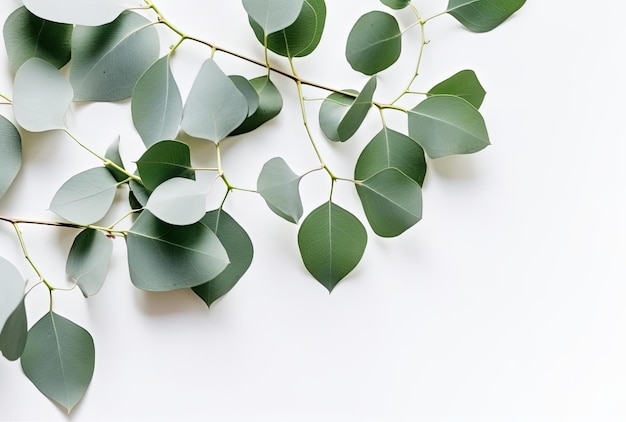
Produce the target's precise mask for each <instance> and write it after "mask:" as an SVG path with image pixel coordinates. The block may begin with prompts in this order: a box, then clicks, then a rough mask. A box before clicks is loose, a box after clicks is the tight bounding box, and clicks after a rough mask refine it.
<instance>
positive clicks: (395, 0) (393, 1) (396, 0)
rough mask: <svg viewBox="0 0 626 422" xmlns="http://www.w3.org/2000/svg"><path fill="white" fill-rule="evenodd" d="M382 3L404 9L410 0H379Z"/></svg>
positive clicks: (393, 7)
mask: <svg viewBox="0 0 626 422" xmlns="http://www.w3.org/2000/svg"><path fill="white" fill-rule="evenodd" d="M380 2H381V3H382V4H384V5H385V6H387V7H391V8H392V9H396V10H399V9H404V8H405V7H407V6H408V5H409V3H411V0H380Z"/></svg>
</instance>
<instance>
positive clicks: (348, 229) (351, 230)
mask: <svg viewBox="0 0 626 422" xmlns="http://www.w3.org/2000/svg"><path fill="white" fill-rule="evenodd" d="M366 245H367V233H366V231H365V227H363V224H361V222H360V221H359V219H358V218H356V217H355V216H354V215H352V214H351V213H350V212H348V211H346V210H345V209H343V208H341V207H340V206H338V205H336V204H334V203H332V202H331V201H329V202H326V203H325V204H322V205H321V206H319V207H318V208H316V209H314V210H313V211H312V212H311V213H310V214H309V215H308V216H307V217H306V218H305V219H304V221H303V222H302V226H301V227H300V230H299V231H298V246H299V247H300V255H301V256H302V260H303V262H304V266H305V267H306V269H307V270H308V271H309V272H310V273H311V274H312V275H313V277H315V279H316V280H317V281H319V282H320V283H321V284H322V285H323V286H324V287H326V288H327V289H328V291H329V292H330V291H332V290H333V288H334V287H335V286H336V285H337V283H339V281H341V279H343V278H344V277H345V276H346V275H348V273H350V271H352V270H353V269H354V268H355V267H356V266H357V264H358V263H359V261H360V260H361V258H362V257H363V253H364V252H365V246H366Z"/></svg>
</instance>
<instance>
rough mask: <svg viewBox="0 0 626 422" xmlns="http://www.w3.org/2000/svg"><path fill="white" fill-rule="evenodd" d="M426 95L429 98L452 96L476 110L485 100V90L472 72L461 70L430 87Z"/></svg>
mask: <svg viewBox="0 0 626 422" xmlns="http://www.w3.org/2000/svg"><path fill="white" fill-rule="evenodd" d="M427 94H428V95H429V96H430V95H454V96H457V97H461V98H463V99H464V100H466V101H467V102H468V103H470V104H471V105H473V106H474V107H476V108H477V109H478V108H480V106H481V104H482V103H483V100H484V99H485V89H484V88H483V86H482V85H481V84H480V81H479V80H478V78H477V77H476V73H474V71H473V70H461V71H460V72H458V73H455V74H454V75H452V76H450V77H449V78H447V79H446V80H444V81H442V82H439V83H438V84H437V85H435V86H434V87H432V88H431V89H430V90H429V91H428V93H427Z"/></svg>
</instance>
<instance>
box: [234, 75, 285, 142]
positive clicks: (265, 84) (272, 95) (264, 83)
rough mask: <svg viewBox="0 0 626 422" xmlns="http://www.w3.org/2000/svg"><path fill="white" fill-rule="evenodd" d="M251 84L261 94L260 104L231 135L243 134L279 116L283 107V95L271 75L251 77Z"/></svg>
mask: <svg viewBox="0 0 626 422" xmlns="http://www.w3.org/2000/svg"><path fill="white" fill-rule="evenodd" d="M250 85H252V87H253V88H254V89H255V91H256V92H257V94H258V95H259V104H258V106H257V109H256V111H255V112H254V113H253V114H252V115H251V116H249V117H248V118H247V119H245V120H244V121H243V123H242V124H241V125H240V126H239V127H238V128H237V129H235V130H234V131H232V132H231V135H241V134H243V133H247V132H250V131H252V130H254V129H256V128H258V127H259V126H261V125H262V124H263V123H265V122H268V121H270V120H272V119H273V118H274V117H276V116H278V114H279V113H280V110H282V108H283V97H282V96H281V95H280V91H278V89H277V88H276V86H275V85H274V84H273V83H272V81H271V80H270V78H269V76H259V77H258V78H254V79H251V80H250Z"/></svg>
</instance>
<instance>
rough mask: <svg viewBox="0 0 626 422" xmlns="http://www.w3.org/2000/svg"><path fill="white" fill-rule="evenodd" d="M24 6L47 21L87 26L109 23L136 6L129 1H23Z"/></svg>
mask: <svg viewBox="0 0 626 422" xmlns="http://www.w3.org/2000/svg"><path fill="white" fill-rule="evenodd" d="M24 5H25V6H26V7H27V8H28V10H30V11H31V12H32V13H34V14H35V15H37V16H39V17H41V18H43V19H47V20H49V21H53V22H62V23H71V24H75V25H88V26H96V25H103V24H105V23H109V22H111V21H112V20H113V19H115V18H116V17H118V16H119V14H120V13H122V11H124V9H128V8H130V7H133V6H136V4H134V3H133V2H132V1H130V0H106V1H102V0H80V1H76V0H55V1H54V2H51V1H49V0H24Z"/></svg>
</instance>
